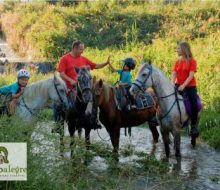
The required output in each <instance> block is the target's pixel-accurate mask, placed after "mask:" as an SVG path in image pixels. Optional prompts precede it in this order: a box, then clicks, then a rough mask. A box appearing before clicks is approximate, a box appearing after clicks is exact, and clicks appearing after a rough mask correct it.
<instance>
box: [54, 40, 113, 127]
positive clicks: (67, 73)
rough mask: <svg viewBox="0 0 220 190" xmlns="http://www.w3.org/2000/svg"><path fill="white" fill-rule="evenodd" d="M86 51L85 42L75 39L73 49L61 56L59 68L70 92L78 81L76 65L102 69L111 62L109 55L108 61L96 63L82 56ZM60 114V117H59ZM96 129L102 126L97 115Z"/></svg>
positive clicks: (56, 111)
mask: <svg viewBox="0 0 220 190" xmlns="http://www.w3.org/2000/svg"><path fill="white" fill-rule="evenodd" d="M83 51H84V44H83V43H82V42H81V41H75V42H73V44H72V50H71V51H70V52H69V53H67V54H65V55H64V56H62V57H61V59H60V61H59V64H58V67H57V70H58V72H59V73H60V77H61V78H62V79H63V80H64V81H65V83H66V85H67V88H68V91H69V93H71V91H72V90H73V88H74V87H75V85H76V83H77V72H76V71H75V69H74V68H75V67H78V68H80V67H85V66H89V67H90V69H101V68H103V67H105V66H106V65H108V64H109V63H110V58H109V57H108V59H107V61H106V62H104V63H101V64H97V63H94V62H92V61H90V60H89V59H87V58H86V57H84V56H82V53H83ZM58 112H59V109H57V108H55V120H56V121H57V119H58V117H59V116H58V115H59V114H57V113H58ZM57 116H58V117H57ZM94 123H95V126H93V127H94V129H96V128H100V126H99V124H98V121H97V117H96V121H95V122H94Z"/></svg>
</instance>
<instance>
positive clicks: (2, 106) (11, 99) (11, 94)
mask: <svg viewBox="0 0 220 190" xmlns="http://www.w3.org/2000/svg"><path fill="white" fill-rule="evenodd" d="M29 78H30V74H29V72H28V71H27V70H25V69H21V70H19V71H18V73H17V81H16V82H14V83H12V84H9V85H5V86H2V87H0V112H1V113H7V114H8V115H13V114H14V113H15V109H16V105H17V100H18V98H19V97H20V96H21V95H22V94H23V92H24V88H25V87H26V86H27V84H28V80H29Z"/></svg>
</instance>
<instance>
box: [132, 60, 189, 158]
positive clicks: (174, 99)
mask: <svg viewBox="0 0 220 190" xmlns="http://www.w3.org/2000/svg"><path fill="white" fill-rule="evenodd" d="M148 87H152V88H153V89H154V91H155V94H156V96H157V98H158V103H159V106H160V112H159V113H158V114H157V118H158V122H159V124H160V130H161V134H162V138H163V142H164V146H165V152H166V156H167V158H169V154H170V148H169V132H171V133H172V134H173V136H174V147H175V151H176V153H175V155H176V157H177V158H180V157H181V154H180V142H181V139H180V129H181V127H182V125H183V123H184V122H185V121H187V120H188V115H187V113H186V110H185V106H184V102H183V97H182V96H181V95H179V94H178V92H177V90H175V89H174V86H173V85H172V83H171V82H170V80H169V78H168V77H166V76H165V74H164V73H163V72H162V71H161V70H160V69H158V68H157V67H155V66H153V65H151V63H143V64H142V66H141V68H140V69H139V71H138V75H137V77H136V80H135V83H133V84H132V86H131V89H130V93H131V94H132V95H135V94H137V93H139V92H141V91H144V90H145V89H146V88H148Z"/></svg>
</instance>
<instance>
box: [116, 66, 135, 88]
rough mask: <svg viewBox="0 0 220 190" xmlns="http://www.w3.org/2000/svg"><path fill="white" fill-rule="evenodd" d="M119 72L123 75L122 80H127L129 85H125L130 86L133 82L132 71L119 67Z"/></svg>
mask: <svg viewBox="0 0 220 190" xmlns="http://www.w3.org/2000/svg"><path fill="white" fill-rule="evenodd" d="M117 73H118V74H120V75H121V79H120V82H127V83H128V85H126V86H125V87H130V86H131V84H132V81H131V72H130V71H123V70H122V69H118V70H117Z"/></svg>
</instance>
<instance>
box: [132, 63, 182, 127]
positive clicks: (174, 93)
mask: <svg viewBox="0 0 220 190" xmlns="http://www.w3.org/2000/svg"><path fill="white" fill-rule="evenodd" d="M146 68H147V69H148V70H149V73H148V75H147V77H146V79H145V80H144V82H142V81H140V80H138V79H136V80H135V82H134V83H133V84H134V85H135V86H137V87H138V88H139V89H140V90H141V91H142V92H144V91H145V90H146V87H145V83H146V82H147V80H148V79H149V78H150V77H151V80H152V84H153V77H152V72H153V68H152V65H151V64H150V65H149V67H148V65H146ZM137 82H138V83H139V84H141V85H139V84H138V83H137ZM172 95H175V101H174V103H173V104H172V106H171V107H170V109H169V110H168V111H167V113H166V114H164V115H163V116H161V117H160V120H162V119H164V118H165V117H166V116H167V115H168V114H169V113H170V112H171V110H172V109H173V107H174V105H175V103H176V102H177V107H178V110H179V113H180V123H182V118H181V115H182V114H181V110H180V105H179V101H178V100H179V99H178V94H177V89H176V88H174V92H173V93H171V94H168V95H166V96H159V97H157V98H158V99H164V98H168V97H170V96H172Z"/></svg>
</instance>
